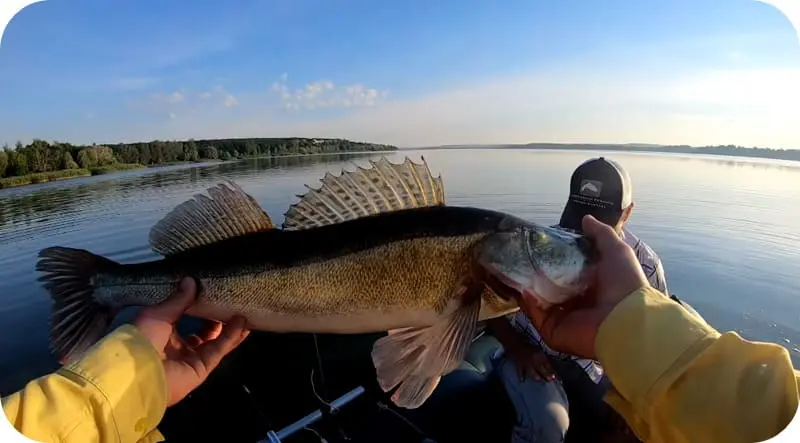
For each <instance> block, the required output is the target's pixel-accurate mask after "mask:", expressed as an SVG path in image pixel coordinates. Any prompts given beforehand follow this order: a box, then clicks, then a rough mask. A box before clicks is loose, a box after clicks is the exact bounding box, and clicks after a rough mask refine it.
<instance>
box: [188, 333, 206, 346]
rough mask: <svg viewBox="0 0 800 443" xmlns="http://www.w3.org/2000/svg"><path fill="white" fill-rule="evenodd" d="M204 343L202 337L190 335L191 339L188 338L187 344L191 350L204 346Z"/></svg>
mask: <svg viewBox="0 0 800 443" xmlns="http://www.w3.org/2000/svg"><path fill="white" fill-rule="evenodd" d="M204 342H205V341H204V340H203V339H202V338H200V336H198V335H197V334H192V335H190V336H189V337H187V338H186V344H187V345H188V346H189V347H190V348H196V347H198V346H200V345H202V344H203V343H204Z"/></svg>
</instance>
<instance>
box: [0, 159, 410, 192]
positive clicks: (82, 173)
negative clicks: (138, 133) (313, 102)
mask: <svg viewBox="0 0 800 443" xmlns="http://www.w3.org/2000/svg"><path fill="white" fill-rule="evenodd" d="M398 151H399V149H386V150H377V151H343V152H315V153H311V154H286V155H258V156H253V157H244V158H237V159H234V160H219V159H216V160H210V159H203V160H198V161H175V162H170V163H159V164H155V165H148V166H142V165H136V167H132V166H133V165H126V166H128V167H123V168H120V169H116V170H109V171H106V172H101V173H92V172H91V171H89V170H86V169H72V170H60V171H54V172H74V175H68V176H55V175H54V176H53V177H47V179H45V180H42V181H27V182H21V183H20V184H3V183H2V182H0V190H3V189H12V188H22V187H25V186H30V185H36V184H42V183H51V182H55V181H68V180H71V179H76V178H86V177H93V176H96V175H105V176H109V177H113V176H114V175H116V174H119V173H122V172H130V171H133V170H158V169H160V168H169V167H171V166H186V167H191V166H197V165H208V166H210V165H214V164H222V163H235V162H240V161H246V160H258V159H264V158H296V157H324V156H329V155H343V154H344V155H367V154H380V153H386V152H398ZM42 174H44V173H37V174H28V175H26V176H17V177H13V178H20V179H29V178H30V176H36V175H42ZM0 180H3V179H0Z"/></svg>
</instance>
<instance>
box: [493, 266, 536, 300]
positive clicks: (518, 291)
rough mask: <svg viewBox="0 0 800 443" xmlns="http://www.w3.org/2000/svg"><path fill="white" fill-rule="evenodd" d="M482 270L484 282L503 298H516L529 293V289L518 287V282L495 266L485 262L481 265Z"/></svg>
mask: <svg viewBox="0 0 800 443" xmlns="http://www.w3.org/2000/svg"><path fill="white" fill-rule="evenodd" d="M483 270H484V273H483V281H484V284H485V285H486V286H487V287H488V288H489V289H490V290H491V291H492V292H494V293H495V295H497V296H498V297H500V298H502V299H503V300H506V301H510V300H518V299H519V298H521V297H524V296H526V295H531V294H530V291H527V290H526V289H525V288H522V287H520V285H519V283H517V282H515V281H514V280H513V279H511V278H509V277H508V276H506V275H505V274H504V273H503V272H502V271H500V270H499V269H497V268H496V267H495V266H493V265H490V264H486V265H483Z"/></svg>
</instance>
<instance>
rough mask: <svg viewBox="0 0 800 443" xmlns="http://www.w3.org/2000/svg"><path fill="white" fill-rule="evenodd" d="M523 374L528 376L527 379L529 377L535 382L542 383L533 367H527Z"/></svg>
mask: <svg viewBox="0 0 800 443" xmlns="http://www.w3.org/2000/svg"><path fill="white" fill-rule="evenodd" d="M525 372H526V373H527V374H528V377H530V378H531V379H533V380H536V381H542V377H541V376H540V375H539V372H537V371H536V368H535V367H530V366H529V367H528V368H527V370H526V371H525Z"/></svg>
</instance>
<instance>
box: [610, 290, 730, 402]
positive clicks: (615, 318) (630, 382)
mask: <svg viewBox="0 0 800 443" xmlns="http://www.w3.org/2000/svg"><path fill="white" fill-rule="evenodd" d="M719 335H720V334H719V332H717V331H716V330H714V329H713V328H711V327H710V326H709V325H708V324H707V323H705V322H703V321H701V320H699V319H697V318H696V317H695V316H693V315H692V314H691V313H689V311H687V310H686V309H684V308H683V307H682V306H680V305H679V304H677V303H675V302H674V301H672V300H670V299H668V298H667V297H665V296H664V295H662V294H661V293H660V292H658V291H656V290H655V289H653V288H651V287H643V288H641V289H639V290H637V291H635V292H633V293H632V294H631V295H629V296H628V297H626V298H625V299H624V300H623V301H622V302H620V303H619V304H618V305H617V306H616V307H615V308H614V309H613V310H612V311H611V313H610V314H609V315H608V317H606V319H605V321H603V323H602V324H601V325H600V328H599V330H598V332H597V338H596V339H595V351H596V354H597V357H598V360H599V361H600V363H601V364H602V365H603V367H604V368H606V371H607V374H608V377H609V378H610V379H611V382H612V384H613V385H614V387H615V388H616V391H617V392H618V393H619V394H620V395H621V396H622V397H623V398H625V399H626V400H627V401H629V402H630V403H631V404H632V405H633V407H634V408H635V409H636V410H644V409H642V408H644V407H645V406H646V405H648V404H651V402H652V401H653V399H654V397H657V396H658V395H659V394H660V393H661V391H662V389H660V388H659V386H661V387H665V386H669V384H670V383H671V382H672V380H670V379H668V378H669V377H677V376H679V375H680V374H677V373H675V371H672V372H669V370H670V368H672V367H675V366H678V365H680V363H681V362H686V361H688V360H689V359H691V358H693V357H695V356H697V355H698V353H699V352H701V351H702V350H703V349H705V348H706V347H707V346H710V345H711V344H712V343H713V341H714V340H715V339H716V338H718V337H719ZM632 356H635V359H634V358H632Z"/></svg>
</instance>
